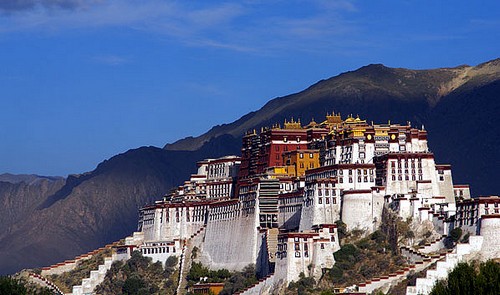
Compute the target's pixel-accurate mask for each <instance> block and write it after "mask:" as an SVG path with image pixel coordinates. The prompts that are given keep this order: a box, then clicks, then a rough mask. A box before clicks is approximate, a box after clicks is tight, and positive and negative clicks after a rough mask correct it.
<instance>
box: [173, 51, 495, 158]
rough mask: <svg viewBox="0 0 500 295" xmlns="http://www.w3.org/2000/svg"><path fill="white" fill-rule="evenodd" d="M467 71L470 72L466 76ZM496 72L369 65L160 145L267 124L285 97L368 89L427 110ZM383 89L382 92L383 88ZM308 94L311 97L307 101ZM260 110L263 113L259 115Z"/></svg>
mask: <svg viewBox="0 0 500 295" xmlns="http://www.w3.org/2000/svg"><path fill="white" fill-rule="evenodd" d="M467 73H471V74H473V75H472V76H471V77H469V76H467ZM499 73H500V59H494V60H491V61H489V62H485V63H481V64H479V65H477V66H475V67H471V66H464V65H462V66H458V67H453V68H440V69H432V70H410V69H404V68H390V67H386V66H384V65H382V64H370V65H367V66H363V67H361V68H359V69H357V70H355V71H348V72H345V73H342V74H339V75H337V76H335V77H331V78H328V79H324V80H320V81H318V82H317V83H315V84H313V85H311V86H309V87H308V88H306V89H305V90H303V91H300V92H297V93H294V94H291V95H287V96H283V97H277V98H274V99H272V100H271V101H269V102H268V103H266V104H265V105H264V106H263V107H262V108H260V109H259V110H258V111H255V112H251V113H248V114H246V115H244V116H242V117H241V118H240V119H238V120H236V121H234V122H232V123H229V124H224V125H218V126H215V127H214V128H212V129H210V130H209V131H207V132H206V133H204V134H202V135H200V136H198V137H186V138H183V139H180V140H178V141H176V142H174V143H171V144H166V145H165V146H164V148H165V149H166V150H196V149H198V148H199V147H201V146H202V145H203V143H204V142H206V141H207V140H209V139H211V138H214V137H217V136H219V135H221V134H224V133H228V134H231V135H233V136H235V137H238V136H241V134H242V133H243V132H245V131H247V130H251V129H253V128H258V127H261V126H259V122H266V123H267V122H268V121H269V118H272V117H275V116H276V114H278V113H279V112H280V111H283V110H284V108H285V106H283V105H282V104H283V103H282V102H283V101H286V100H287V105H286V107H288V108H290V107H293V106H294V105H300V104H301V103H304V101H306V103H313V102H314V101H318V100H324V98H325V97H326V98H328V97H330V98H340V99H342V98H344V99H345V98H346V97H349V98H357V99H359V100H362V99H363V90H369V91H371V92H372V97H375V98H377V99H379V100H382V99H384V98H387V97H392V98H401V97H403V98H406V99H405V100H406V101H412V100H415V101H420V102H421V103H423V102H426V103H427V104H428V106H425V104H424V105H422V106H421V108H424V109H426V111H429V110H430V109H431V108H433V107H435V105H436V104H437V103H438V102H439V100H440V99H441V97H443V96H446V95H448V94H450V93H451V92H452V91H454V90H456V89H458V88H460V87H462V86H463V85H464V84H465V83H466V82H468V81H473V80H474V79H473V78H476V79H477V78H478V77H484V76H487V75H491V74H493V75H494V76H493V77H492V78H489V79H486V82H487V81H490V80H494V79H498V78H499V77H500V76H499ZM353 76H354V78H353ZM443 76H444V77H443ZM400 77H401V78H400ZM422 80H423V82H422ZM394 82H398V83H394ZM415 82H418V84H417V85H415ZM483 82H484V81H483ZM422 83H423V84H422ZM388 85H389V86H388ZM393 85H395V86H393ZM384 87H385V88H384ZM384 89H386V91H383V90H384ZM403 90H406V91H403ZM377 93H378V95H377V96H373V94H377ZM312 94H314V96H315V97H314V99H312V100H311V95H312ZM280 105H281V106H280ZM327 111H330V112H331V111H333V110H327ZM262 113H264V115H261V114H262ZM424 113H425V112H424ZM272 123H276V122H272Z"/></svg>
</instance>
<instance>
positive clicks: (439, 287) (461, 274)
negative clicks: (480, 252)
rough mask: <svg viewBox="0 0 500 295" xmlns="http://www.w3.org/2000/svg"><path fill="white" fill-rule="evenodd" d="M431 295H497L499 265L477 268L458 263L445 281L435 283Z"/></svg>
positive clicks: (492, 263)
mask: <svg viewBox="0 0 500 295" xmlns="http://www.w3.org/2000/svg"><path fill="white" fill-rule="evenodd" d="M430 294H431V295H469V294H474V295H498V294H500V265H499V264H498V263H496V262H494V261H491V260H490V261H487V262H485V263H481V264H480V265H479V267H475V266H474V265H471V264H467V263H459V264H458V265H457V266H456V267H455V268H454V269H453V270H452V271H451V272H450V274H449V275H448V279H447V280H441V281H438V282H437V283H436V285H435V286H434V288H433V289H432V291H431V293H430Z"/></svg>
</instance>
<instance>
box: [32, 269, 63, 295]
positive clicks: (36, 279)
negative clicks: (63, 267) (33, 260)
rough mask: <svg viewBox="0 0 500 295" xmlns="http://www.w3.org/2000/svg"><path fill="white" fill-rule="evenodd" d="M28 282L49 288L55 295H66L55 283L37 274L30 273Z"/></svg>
mask: <svg viewBox="0 0 500 295" xmlns="http://www.w3.org/2000/svg"><path fill="white" fill-rule="evenodd" d="M28 280H29V281H30V282H32V283H35V284H37V285H39V286H42V287H46V288H49V289H50V290H51V291H52V292H53V293H54V294H57V295H64V293H63V292H62V291H61V289H59V287H57V286H56V285H55V284H54V283H52V282H51V281H50V280H49V279H47V278H45V277H43V276H41V275H39V274H36V273H32V272H30V273H28Z"/></svg>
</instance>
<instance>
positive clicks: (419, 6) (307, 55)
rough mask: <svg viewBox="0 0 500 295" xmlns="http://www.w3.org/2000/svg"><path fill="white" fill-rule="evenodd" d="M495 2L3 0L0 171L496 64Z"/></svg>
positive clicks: (62, 170)
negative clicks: (394, 71) (284, 105)
mask: <svg viewBox="0 0 500 295" xmlns="http://www.w3.org/2000/svg"><path fill="white" fill-rule="evenodd" d="M499 53H500V3H499V2H498V1H383V0H381V1H347V0H341V1H335V0H329V1H314V0H311V1H299V0H297V1H294V0H286V1H285V0H283V1H278V0H267V1H259V0H253V1H252V0H248V1H167V0H164V1H160V0H141V1H136V0H2V1H0V89H1V92H0V118H1V119H0V120H1V121H0V122H1V123H2V127H1V128H0V173H3V172H10V173H36V174H40V175H67V174H71V173H82V172H85V171H90V170H92V169H93V168H94V167H95V166H96V165H97V164H98V163H99V162H101V161H103V160H104V159H107V158H109V157H111V156H113V155H115V154H117V153H121V152H124V151H126V150H128V149H130V148H136V147H139V146H144V145H146V146H149V145H154V146H159V147H161V146H163V145H164V144H165V143H167V142H173V141H175V140H177V139H180V138H182V137H185V136H189V135H194V136H196V135H199V134H201V133H204V132H205V131H207V130H208V129H209V128H210V127H211V126H213V125H217V124H222V123H228V122H231V121H233V120H235V119H237V118H239V117H241V116H242V115H244V114H246V113H248V112H250V111H253V110H256V109H258V108H260V107H261V106H262V105H263V104H264V103H265V102H267V101H268V100H270V99H272V98H274V97H277V96H284V95H287V94H291V93H294V92H297V91H300V90H302V89H304V88H306V87H308V86H309V85H311V84H313V83H315V82H317V81H318V80H321V79H325V78H328V77H331V76H334V75H337V74H339V73H341V72H345V71H349V70H354V69H356V68H359V67H361V66H363V65H366V64H370V63H383V64H385V65H387V66H391V67H407V68H414V69H425V68H436V67H452V66H457V65H461V64H470V65H475V64H478V63H481V62H484V61H487V60H490V59H494V58H498V57H499Z"/></svg>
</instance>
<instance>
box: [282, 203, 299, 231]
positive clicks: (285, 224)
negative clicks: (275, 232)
mask: <svg viewBox="0 0 500 295" xmlns="http://www.w3.org/2000/svg"><path fill="white" fill-rule="evenodd" d="M300 208H302V206H300V205H291V206H280V207H279V214H278V226H279V227H280V228H284V229H286V230H295V229H298V228H299V225H300V215H301V210H300Z"/></svg>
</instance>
